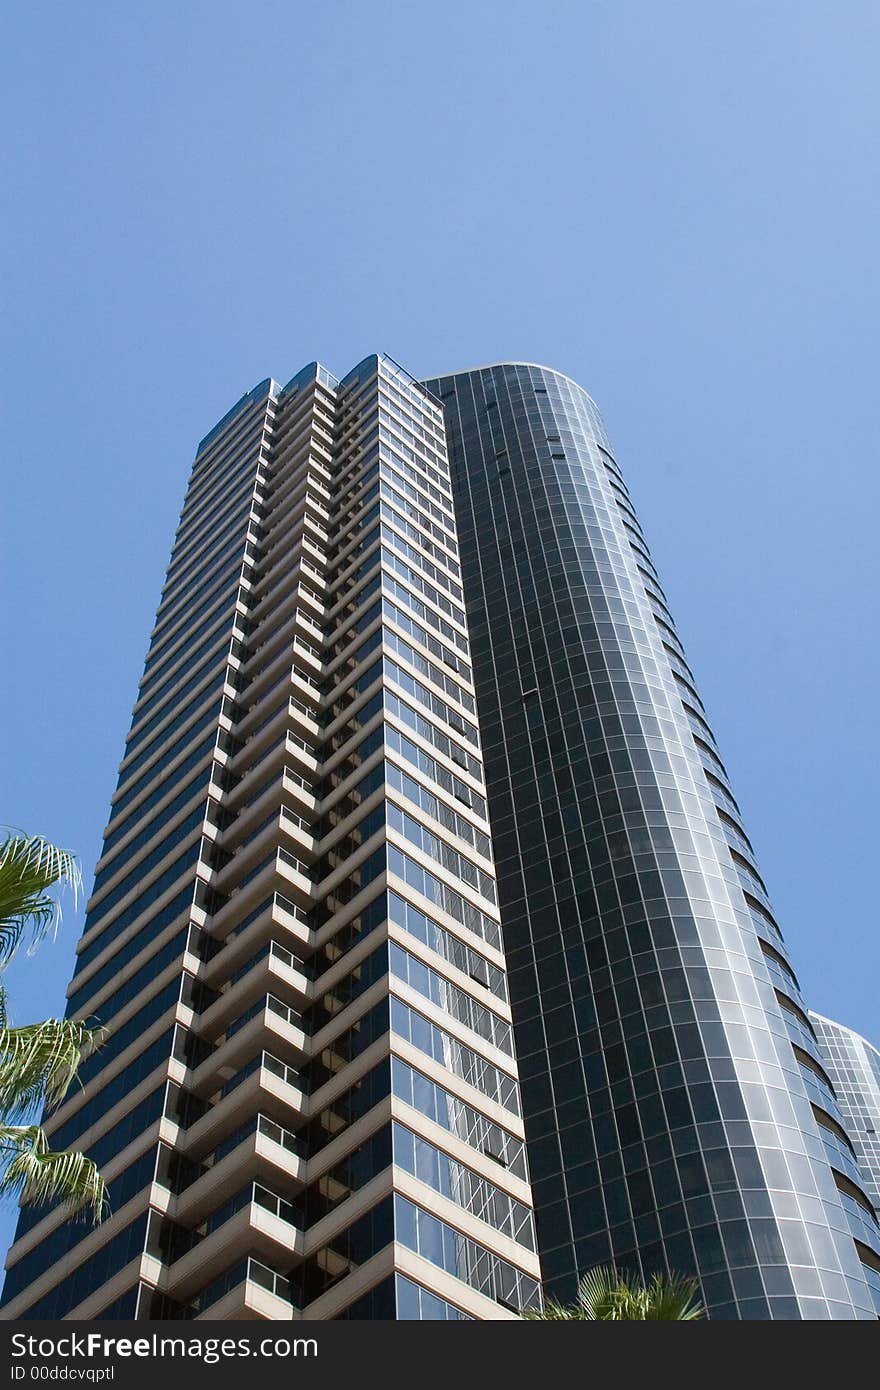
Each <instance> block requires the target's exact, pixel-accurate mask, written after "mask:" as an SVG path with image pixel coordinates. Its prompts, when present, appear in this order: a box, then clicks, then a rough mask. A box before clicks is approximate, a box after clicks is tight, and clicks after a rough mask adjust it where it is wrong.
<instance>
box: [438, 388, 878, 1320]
mask: <svg viewBox="0 0 880 1390" xmlns="http://www.w3.org/2000/svg"><path fill="white" fill-rule="evenodd" d="M427 385H428V386H429V387H430V389H431V391H432V392H433V393H434V394H435V395H436V396H438V398H440V399H441V400H442V403H443V406H444V415H445V420H446V433H447V443H448V446H449V457H450V463H451V466H452V484H453V496H454V499H455V506H456V519H457V522H458V537H459V543H460V547H461V564H462V578H463V582H464V588H465V594H466V596H467V614H468V624H469V631H470V637H471V656H472V661H473V667H474V679H475V683H476V692H477V708H478V713H479V719H480V727H481V731H482V736H483V757H484V763H485V769H486V789H487V797H488V802H489V814H490V820H491V824H492V834H493V843H494V847H495V860H496V862H495V868H496V873H497V877H498V887H499V895H500V903H501V917H502V922H503V925H504V940H505V947H506V952H507V964H508V977H509V981H510V993H511V1004H512V1006H513V1017H514V1028H515V1033H516V1047H517V1057H518V1062H519V1069H520V1082H521V1087H522V1097H523V1112H524V1116H525V1122H526V1135H527V1140H528V1155H529V1165H530V1171H531V1178H532V1191H533V1195H534V1200H535V1210H536V1215H537V1230H538V1245H539V1250H540V1255H541V1262H542V1266H543V1275H544V1280H545V1284H544V1287H545V1289H546V1290H547V1291H548V1292H549V1293H551V1294H553V1295H555V1296H557V1297H561V1298H563V1299H564V1298H567V1297H570V1296H571V1294H572V1292H573V1289H574V1285H575V1281H576V1276H577V1274H578V1272H579V1271H582V1270H584V1269H587V1268H590V1267H591V1266H594V1265H597V1264H603V1263H606V1262H610V1261H614V1262H615V1263H617V1264H618V1265H619V1266H624V1267H627V1268H630V1269H633V1270H635V1271H636V1272H641V1273H643V1274H645V1275H648V1274H650V1273H651V1272H652V1271H654V1270H656V1269H661V1270H662V1269H674V1270H680V1271H685V1272H696V1273H698V1274H699V1276H700V1279H701V1282H702V1288H703V1292H704V1295H705V1298H706V1301H707V1303H708V1306H709V1310H710V1313H711V1315H712V1316H713V1317H716V1318H853V1317H858V1318H873V1317H876V1316H877V1315H878V1312H880V1304H878V1302H877V1301H876V1300H877V1298H878V1289H880V1273H878V1271H880V1261H878V1253H880V1240H878V1237H880V1230H878V1226H877V1220H876V1216H875V1214H874V1212H873V1208H872V1204H871V1202H870V1200H869V1198H868V1196H867V1195H866V1193H865V1189H864V1182H863V1180H862V1179H861V1177H860V1174H859V1171H858V1168H857V1165H856V1162H855V1155H854V1153H853V1150H852V1146H851V1144H850V1142H849V1140H848V1139H847V1136H846V1132H845V1125H844V1118H843V1115H842V1114H841V1111H840V1108H839V1106H838V1103H837V1100H836V1099H835V1096H834V1092H833V1087H832V1086H831V1084H830V1082H829V1078H828V1075H827V1072H826V1069H825V1066H824V1064H823V1061H822V1057H821V1054H820V1052H819V1049H818V1047H817V1043H816V1038H815V1035H814V1033H813V1030H812V1028H811V1025H810V1022H809V1020H808V1018H807V1013H806V1006H805V1005H804V1002H803V1000H802V998H801V995H800V990H799V987H798V983H797V978H796V975H795V970H794V967H793V965H792V963H791V958H790V955H789V951H788V947H787V945H786V943H785V941H784V940H783V937H782V933H781V931H780V930H779V927H778V925H777V923H776V920H775V917H774V914H773V910H772V907H771V904H770V901H769V899H768V897H767V892H766V889H765V886H764V882H763V879H762V877H761V873H760V870H759V868H758V865H757V863H756V860H755V856H754V853H753V851H752V846H751V844H750V842H749V839H748V836H747V833H746V830H745V829H744V827H743V823H742V817H741V815H740V811H739V808H738V806H737V803H736V800H735V798H734V793H733V790H732V788H731V785H730V781H729V779H728V776H727V772H726V770H725V767H724V764H723V762H722V760H721V755H720V753H719V751H718V749H717V747H716V744H715V739H714V737H713V734H712V731H711V728H710V727H709V724H708V722H707V715H706V712H705V710H704V708H703V705H702V703H701V700H700V697H699V694H698V691H697V685H696V681H695V678H694V676H693V674H692V672H691V670H690V667H689V665H688V663H687V658H686V656H685V653H684V650H683V648H682V645H681V642H680V640H679V637H678V635H677V633H676V629H675V623H674V620H673V617H672V614H671V613H670V611H669V608H668V605H667V602H666V598H665V596H664V593H663V589H662V588H661V585H660V580H659V578H658V575H657V571H656V570H655V568H654V565H653V562H652V560H651V556H650V552H649V550H648V546H647V544H646V542H645V538H644V536H643V534H642V530H641V527H640V525H639V522H638V519H637V517H636V513H635V511H634V508H633V505H632V502H631V500H630V496H629V493H628V490H627V487H626V484H625V482H624V480H623V477H622V474H621V470H620V467H619V465H618V462H617V460H616V459H615V457H614V452H613V449H612V446H611V443H610V441H609V439H608V437H607V434H606V432H605V429H604V426H603V424H602V420H601V418H600V416H599V413H598V411H597V409H596V406H595V404H594V403H593V401H592V400H591V399H590V397H589V396H588V395H587V393H586V392H585V391H584V390H583V389H582V388H581V387H580V386H578V385H576V384H575V383H574V382H572V381H571V380H569V379H568V378H567V377H565V376H562V375H561V374H560V373H558V372H554V371H550V370H548V369H546V368H543V367H536V366H532V365H528V364H522V363H502V364H499V365H497V366H493V367H486V368H483V369H481V370H477V371H471V372H463V373H458V374H453V375H450V376H442V377H436V378H433V379H431V380H429V381H428V382H427Z"/></svg>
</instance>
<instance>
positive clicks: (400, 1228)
mask: <svg viewBox="0 0 880 1390" xmlns="http://www.w3.org/2000/svg"><path fill="white" fill-rule="evenodd" d="M457 555H458V545H457V541H456V529H455V518H454V513H453V506H452V500H451V496H450V492H449V477H448V466H447V461H446V450H445V442H444V432H443V423H442V413H441V410H440V408H439V406H438V404H437V403H436V402H435V401H433V400H432V399H431V397H430V395H429V394H428V393H427V392H426V391H425V389H424V388H423V387H420V386H418V385H416V384H415V383H414V382H413V380H412V379H411V378H410V377H409V376H407V374H406V373H405V372H404V371H402V370H401V369H400V368H398V367H397V366H396V365H395V364H394V363H392V362H391V361H390V359H387V358H382V359H377V358H375V357H373V358H370V359H368V360H367V362H365V363H363V364H361V366H360V367H358V368H356V369H355V370H354V371H353V372H352V373H351V374H350V375H349V376H347V377H346V378H345V380H344V381H341V382H340V381H338V380H337V379H336V378H335V377H333V376H331V375H330V374H329V373H328V372H326V371H325V370H324V369H323V368H321V367H319V366H317V365H316V364H312V365H311V366H310V367H306V368H305V369H304V370H303V371H302V372H300V373H299V375H298V376H296V377H295V378H294V379H293V381H291V382H289V383H288V385H287V386H286V387H284V389H281V388H279V387H278V386H277V385H276V384H275V383H274V382H273V381H264V382H262V383H261V384H260V385H259V386H257V387H255V389H254V390H253V391H251V392H249V393H248V394H247V395H246V396H244V397H243V398H242V399H241V400H240V401H239V402H238V404H237V405H236V406H234V408H233V409H232V410H231V411H230V412H229V414H228V415H226V416H225V417H224V418H223V419H222V420H221V421H220V423H219V424H218V425H217V426H216V427H215V428H214V429H213V430H212V431H211V433H210V434H209V435H207V436H206V438H205V439H204V440H203V441H202V443H201V445H200V447H199V450H198V453H197V455H196V459H195V463H194V465H193V470H192V476H191V479H190V484H189V490H188V492H187V494H186V500H185V502H184V506H183V512H182V516H181V521H180V527H179V529H178V532H177V537H176V540H175V543H174V549H173V552H172V557H171V563H170V566H169V569H168V575H167V579H166V583H165V587H164V589H163V591H162V600H161V603H160V606H159V612H158V616H157V620H156V626H155V628H154V630H153V634H152V637H151V641H150V647H149V652H148V655H147V659H146V666H145V669H144V675H143V679H142V681H141V685H140V689H139V693H138V699H137V702H136V704H135V709H134V717H133V720H132V726H131V732H130V733H129V736H128V740H127V742H126V748H125V756H124V758H123V761H122V764H121V769H120V774H119V782H118V786H117V790H116V794H115V796H114V798H113V804H112V807H111V816H110V822H109V824H108V826H107V830H106V834H105V839H104V849H103V854H102V856H101V859H100V862H99V864H98V867H97V873H96V877H95V885H94V891H93V893H92V897H91V900H90V902H89V904H88V910H87V916H86V922H85V927H84V930H83V934H82V938H81V940H80V943H79V957H78V961H77V967H76V974H75V976H74V979H73V982H72V984H71V986H70V990H69V1012H70V1013H71V1014H75V1015H76V1016H78V1017H96V1018H97V1019H99V1020H100V1021H101V1022H102V1023H105V1024H106V1025H107V1026H108V1029H109V1036H108V1038H107V1041H106V1043H105V1045H104V1046H103V1047H102V1049H101V1050H100V1051H98V1052H96V1053H94V1054H93V1055H92V1056H90V1057H89V1058H88V1059H87V1060H86V1061H85V1063H84V1064H83V1066H82V1069H81V1073H80V1075H81V1079H82V1082H83V1086H82V1089H76V1090H74V1091H73V1092H72V1094H71V1095H70V1097H69V1099H68V1100H67V1101H66V1102H65V1104H64V1105H63V1106H62V1107H61V1108H60V1109H59V1110H58V1111H57V1112H56V1113H55V1115H54V1116H53V1117H52V1118H51V1119H50V1120H49V1122H48V1128H49V1130H50V1134H51V1140H52V1142H53V1143H55V1144H57V1145H58V1146H59V1147H60V1146H64V1147H70V1146H76V1147H80V1148H83V1149H85V1150H86V1151H87V1152H88V1153H89V1154H91V1155H92V1156H93V1157H94V1158H95V1159H96V1161H98V1162H99V1163H100V1165H101V1167H102V1169H103V1171H104V1173H105V1175H106V1177H107V1179H108V1180H109V1185H110V1197H111V1201H112V1207H113V1213H112V1215H111V1216H110V1218H109V1219H108V1220H107V1221H105V1222H104V1224H103V1225H101V1226H99V1227H98V1228H97V1229H92V1228H91V1227H90V1226H89V1225H86V1224H82V1223H71V1222H69V1221H68V1222H65V1220H64V1213H63V1212H61V1211H58V1210H50V1211H48V1212H46V1211H45V1210H40V1209H26V1210H25V1211H23V1213H22V1216H21V1219H20V1222H19V1227H18V1233H17V1238H16V1241H15V1244H14V1245H13V1247H12V1250H11V1252H10V1256H9V1262H8V1263H9V1270H8V1274H7V1277H6V1284H5V1289H4V1295H3V1316H4V1317H6V1318H12V1317H15V1318H19V1317H28V1318H58V1317H66V1316H69V1317H76V1318H92V1317H97V1318H101V1319H107V1318H131V1317H135V1316H137V1317H139V1318H145V1317H146V1318H149V1317H154V1318H155V1317H161V1318H192V1317H207V1318H220V1317H260V1318H273V1319H284V1318H291V1317H298V1316H300V1314H302V1315H304V1316H306V1317H310V1318H321V1319H333V1318H354V1317H358V1318H364V1317H366V1318H394V1317H397V1318H407V1319H413V1318H431V1319H437V1318H442V1319H450V1320H455V1319H460V1318H476V1319H486V1318H493V1319H494V1318H504V1317H513V1316H515V1310H518V1309H519V1308H521V1307H523V1306H534V1305H535V1303H536V1302H537V1301H538V1300H539V1292H538V1282H537V1276H538V1274H539V1266H538V1259H537V1255H536V1252H535V1236H534V1222H533V1216H532V1210H531V1197H530V1191H529V1183H528V1174H527V1168H526V1161H525V1154H524V1145H523V1125H522V1119H521V1116H520V1107H519V1096H518V1087H517V1080H516V1064H515V1061H514V1056H513V1040H512V1031H511V1015H510V1007H509V1003H508V998H507V984H506V976H505V963H504V951H503V947H502V940H501V930H500V926H499V917H498V907H497V893H496V888H495V877H494V870H493V866H492V856H491V849H490V842H489V832H488V823H487V820H486V802H485V789H484V786H483V768H482V758H481V754H480V744H479V736H478V732H477V723H476V717H475V713H474V707H475V702H474V695H473V683H472V676H471V669H470V661H469V656H468V637H467V627H466V623H465V616H464V608H463V601H462V591H461V579H460V572H459V563H458V558H457Z"/></svg>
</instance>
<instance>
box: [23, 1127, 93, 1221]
mask: <svg viewBox="0 0 880 1390" xmlns="http://www.w3.org/2000/svg"><path fill="white" fill-rule="evenodd" d="M0 1153H2V1154H3V1155H4V1157H5V1159H6V1162H5V1171H4V1172H3V1176H2V1177H0V1196H14V1197H17V1198H18V1199H19V1201H20V1202H21V1205H22V1206H43V1205H45V1204H47V1203H49V1202H58V1201H60V1202H62V1203H63V1204H64V1205H65V1206H66V1207H69V1208H70V1211H71V1214H74V1213H80V1214H83V1215H91V1217H92V1218H93V1220H95V1221H100V1220H101V1219H102V1218H103V1216H104V1215H105V1211H106V1209H107V1206H108V1202H107V1191H106V1187H105V1185H104V1180H103V1178H102V1177H101V1174H100V1173H99V1172H98V1169H97V1167H96V1165H95V1164H94V1163H93V1162H92V1160H91V1159H90V1158H86V1156H85V1154H81V1153H53V1152H52V1150H51V1149H50V1148H49V1141H48V1139H47V1138H46V1134H45V1132H44V1131H43V1130H42V1129H41V1128H40V1126H39V1125H22V1126H17V1125H0Z"/></svg>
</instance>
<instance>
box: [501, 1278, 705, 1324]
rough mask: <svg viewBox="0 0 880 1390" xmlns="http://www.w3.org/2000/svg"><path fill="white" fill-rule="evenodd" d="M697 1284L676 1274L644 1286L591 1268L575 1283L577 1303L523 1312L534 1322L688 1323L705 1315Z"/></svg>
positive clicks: (549, 1304) (553, 1303)
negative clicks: (658, 1321)
mask: <svg viewBox="0 0 880 1390" xmlns="http://www.w3.org/2000/svg"><path fill="white" fill-rule="evenodd" d="M698 1292H699V1282H698V1281H697V1280H696V1279H687V1278H685V1277H683V1276H682V1275H678V1274H668V1275H665V1274H653V1275H652V1276H651V1278H650V1280H649V1281H648V1283H647V1284H645V1283H643V1282H642V1281H641V1280H640V1279H632V1278H629V1277H627V1276H626V1275H625V1274H619V1273H618V1272H617V1270H616V1269H611V1268H608V1267H603V1268H599V1269H591V1270H589V1272H588V1273H587V1274H585V1275H584V1276H583V1278H582V1279H581V1280H580V1282H579V1284H578V1291H577V1301H576V1302H575V1303H572V1304H562V1303H557V1302H556V1301H555V1300H554V1299H552V1298H551V1299H548V1300H547V1301H546V1303H545V1304H544V1307H543V1309H542V1310H541V1311H540V1312H533V1311H529V1312H525V1313H523V1315H522V1316H523V1317H524V1318H527V1319H529V1320H531V1321H535V1322H579V1321H580V1322H648V1321H655V1320H658V1319H662V1320H664V1321H673V1322H691V1321H693V1320H694V1319H695V1318H703V1317H705V1316H706V1310H705V1308H704V1307H703V1305H702V1303H701V1302H700V1301H699V1299H698V1296H697V1295H698Z"/></svg>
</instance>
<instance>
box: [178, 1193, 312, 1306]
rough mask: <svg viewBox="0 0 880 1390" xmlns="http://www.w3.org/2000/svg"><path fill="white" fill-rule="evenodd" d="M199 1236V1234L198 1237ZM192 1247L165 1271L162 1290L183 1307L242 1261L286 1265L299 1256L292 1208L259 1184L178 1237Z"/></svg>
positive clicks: (300, 1243) (298, 1234)
mask: <svg viewBox="0 0 880 1390" xmlns="http://www.w3.org/2000/svg"><path fill="white" fill-rule="evenodd" d="M202 1232H203V1233H202ZM181 1234H182V1235H183V1236H184V1237H185V1238H186V1237H189V1238H192V1239H193V1240H194V1241H195V1243H194V1244H193V1246H192V1248H191V1249H190V1250H188V1251H187V1252H186V1253H185V1254H183V1255H181V1256H180V1257H179V1258H178V1259H176V1260H174V1262H173V1264H171V1265H169V1266H168V1270H167V1274H166V1276H165V1279H164V1281H163V1282H164V1285H165V1291H166V1292H167V1293H169V1294H171V1296H172V1297H173V1298H175V1299H177V1300H178V1301H179V1302H186V1301H187V1300H188V1299H190V1298H191V1297H192V1296H193V1294H195V1293H196V1292H197V1291H198V1290H199V1288H200V1287H201V1286H203V1285H204V1283H205V1280H206V1279H208V1280H211V1281H213V1280H214V1279H216V1278H217V1277H218V1275H219V1277H221V1278H222V1277H223V1276H222V1273H221V1271H222V1270H223V1269H224V1268H227V1269H228V1267H229V1265H230V1264H231V1263H233V1262H237V1261H239V1260H240V1259H241V1258H242V1256H254V1255H256V1256H262V1257H263V1259H267V1260H270V1261H272V1262H273V1263H275V1262H277V1263H283V1264H286V1265H288V1266H289V1265H290V1264H292V1263H293V1262H294V1261H295V1260H296V1259H297V1258H299V1257H301V1256H302V1247H303V1233H302V1229H301V1227H300V1225H299V1217H298V1214H297V1212H296V1209H295V1207H294V1205H293V1204H292V1203H291V1202H288V1201H287V1200H286V1199H285V1198H283V1197H280V1196H279V1195H278V1194H277V1193H275V1192H272V1191H271V1190H270V1189H269V1188H267V1187H264V1186H263V1185H262V1183H256V1182H254V1183H249V1184H247V1186H246V1187H244V1188H242V1189H241V1190H240V1191H239V1192H237V1193H235V1194H234V1195H233V1196H232V1197H231V1198H229V1199H228V1200H227V1201H226V1202H225V1203H224V1204H223V1206H221V1207H219V1208H217V1209H216V1210H215V1211H213V1212H212V1213H211V1215H210V1216H209V1217H208V1218H207V1219H206V1221H205V1222H204V1223H203V1227H202V1230H201V1231H200V1232H192V1233H189V1232H181Z"/></svg>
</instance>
